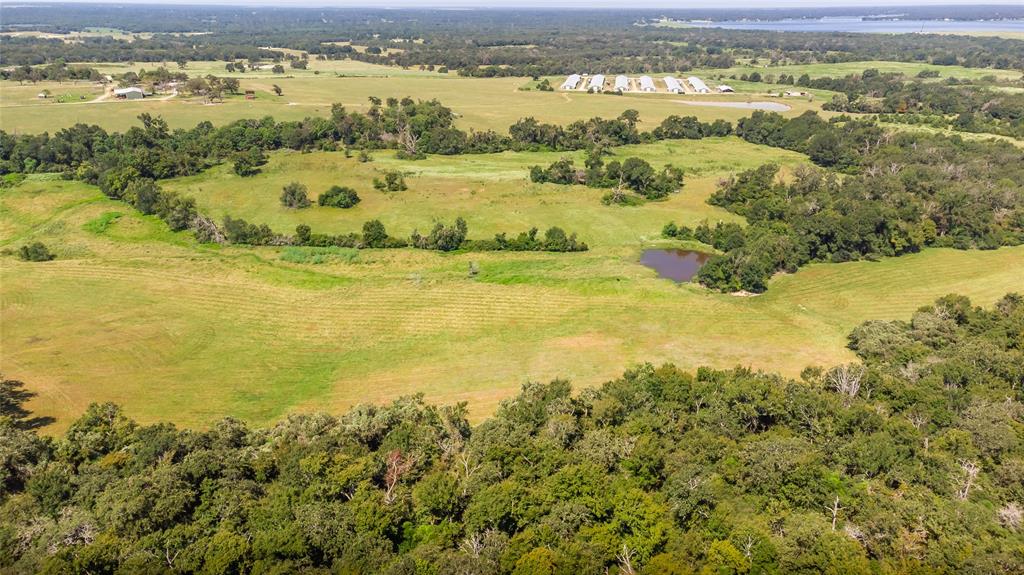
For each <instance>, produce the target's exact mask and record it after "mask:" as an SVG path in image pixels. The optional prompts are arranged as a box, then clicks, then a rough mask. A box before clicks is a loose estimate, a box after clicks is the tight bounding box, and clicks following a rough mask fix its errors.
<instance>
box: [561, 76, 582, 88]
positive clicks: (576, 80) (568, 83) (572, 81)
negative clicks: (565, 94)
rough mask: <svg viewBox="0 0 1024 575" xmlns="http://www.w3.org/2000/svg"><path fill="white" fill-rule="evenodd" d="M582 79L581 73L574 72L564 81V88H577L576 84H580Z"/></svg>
mask: <svg viewBox="0 0 1024 575" xmlns="http://www.w3.org/2000/svg"><path fill="white" fill-rule="evenodd" d="M580 79H581V78H580V75H579V74H572V75H570V76H569V77H568V78H566V79H565V81H564V82H562V89H563V90H575V89H576V86H579V85H580Z"/></svg>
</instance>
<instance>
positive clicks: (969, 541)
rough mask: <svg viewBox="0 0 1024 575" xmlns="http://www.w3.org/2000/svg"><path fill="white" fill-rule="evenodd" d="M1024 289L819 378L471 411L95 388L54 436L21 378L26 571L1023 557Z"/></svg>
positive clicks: (872, 562)
mask: <svg viewBox="0 0 1024 575" xmlns="http://www.w3.org/2000/svg"><path fill="white" fill-rule="evenodd" d="M1022 335H1024V298H1022V297H1021V296H1020V295H1016V294H1010V295H1007V296H1005V297H1004V298H1002V299H1000V300H999V301H997V302H995V305H994V306H992V307H991V308H989V309H983V308H979V307H975V306H974V305H973V304H972V303H971V302H970V301H969V300H967V298H963V297H959V296H946V297H943V298H940V299H939V300H937V301H936V302H935V303H934V304H932V305H929V306H925V307H922V308H920V309H919V310H918V311H916V312H914V314H913V315H912V316H911V317H910V318H907V320H898V321H871V322H867V323H864V324H862V325H861V326H859V327H858V328H856V329H855V330H854V331H853V333H852V334H851V336H850V340H849V341H850V347H851V349H852V350H853V351H854V352H855V353H856V354H857V357H858V359H857V360H856V361H854V362H852V363H848V364H845V365H837V366H822V367H809V368H808V369H806V370H804V372H803V373H802V374H801V376H800V377H799V379H796V380H794V379H789V378H785V377H782V376H780V375H776V374H772V373H765V372H755V371H752V370H750V369H745V368H735V369H728V370H718V369H711V368H698V369H697V370H696V371H688V370H683V369H680V368H678V367H675V366H672V365H662V366H654V365H650V364H643V365H638V366H636V367H633V368H631V369H629V370H628V371H626V372H625V373H623V374H622V376H620V377H618V378H615V379H613V380H611V381H608V382H606V383H604V384H603V385H600V386H597V387H592V388H588V389H584V390H582V391H579V392H578V393H573V390H572V388H571V385H570V383H569V382H568V381H565V380H554V381H551V382H549V383H537V382H531V383H527V384H525V385H524V386H523V388H522V390H521V391H520V393H519V394H518V395H516V396H514V397H512V398H509V399H507V400H505V401H503V402H502V403H501V404H500V406H499V407H498V408H497V410H496V412H495V413H494V415H493V416H491V417H490V418H488V419H487V420H485V421H483V422H481V423H480V424H478V425H475V426H473V425H470V423H469V421H468V419H467V412H468V406H467V405H466V404H465V403H461V404H458V405H453V406H443V407H442V406H437V405H433V404H430V403H428V402H426V401H425V400H424V398H423V397H422V396H410V397H403V398H400V399H398V400H395V401H394V402H392V403H391V404H388V405H372V404H368V405H360V406H357V407H355V408H353V409H351V410H349V411H348V412H347V413H344V414H341V415H339V416H331V415H327V414H292V415H289V416H288V417H285V418H283V419H281V420H280V421H278V422H276V423H274V424H272V425H269V426H268V427H265V428H259V427H251V426H249V425H246V424H245V423H243V422H241V421H239V420H237V419H233V418H226V419H223V420H221V421H219V422H216V423H215V424H213V425H211V426H210V427H209V429H205V430H184V429H177V428H176V427H174V426H173V425H169V424H166V423H163V424H152V425H140V424H138V423H136V422H134V421H132V420H131V419H129V418H128V417H127V416H126V415H125V414H124V412H123V411H122V410H121V409H120V408H118V407H117V406H116V405H113V404H109V403H107V404H94V405H92V406H90V407H89V408H88V409H87V410H86V411H85V413H84V414H83V415H82V416H81V417H80V418H78V419H77V420H76V421H73V422H71V423H70V425H69V426H68V428H67V431H66V432H64V433H63V434H62V435H60V436H59V437H56V438H43V437H41V436H39V435H38V433H37V431H36V430H34V429H32V428H31V426H30V425H28V424H27V422H28V421H29V420H30V419H31V413H26V411H27V410H26V408H25V407H24V406H25V398H24V396H23V395H21V394H20V393H19V392H20V391H21V388H20V387H19V386H8V385H6V382H4V385H0V440H2V441H0V445H2V446H3V451H2V453H3V454H4V457H3V458H2V459H0V550H3V552H2V553H0V568H2V569H6V570H9V571H12V572H16V573H85V572H90V573H100V572H106V573H110V572H145V573H150V572H168V571H186V572H233V573H250V572H256V571H259V570H261V569H274V570H276V571H280V572H302V571H309V572H312V571H332V572H333V571H336V572H360V573H414V572H419V571H420V570H423V569H427V570H431V571H438V572H453V573H482V574H496V575H504V574H509V575H512V574H515V575H520V574H524V573H605V572H618V573H635V574H641V575H642V574H648V573H651V574H653V573H658V574H661V573H686V574H695V573H774V572H778V573H820V572H826V571H828V572H837V573H849V574H855V575H861V574H863V575H868V574H872V573H898V572H904V571H907V570H908V569H910V570H912V571H915V572H929V573H952V572H956V573H1019V572H1021V571H1024V557H1022V556H1021V554H1020V552H1019V550H1020V548H1021V546H1022V545H1024V521H1022V515H1024V513H1022V508H1024V489H1022V485H1021V480H1020V478H1021V476H1022V474H1024V434H1022V429H1024V405H1022V401H1024V390H1022V387H1021V385H1020V381H1021V376H1022V374H1021V366H1022V365H1024V351H1022V349H1021V346H1020V343H1019V342H1020V340H1021V337H1022Z"/></svg>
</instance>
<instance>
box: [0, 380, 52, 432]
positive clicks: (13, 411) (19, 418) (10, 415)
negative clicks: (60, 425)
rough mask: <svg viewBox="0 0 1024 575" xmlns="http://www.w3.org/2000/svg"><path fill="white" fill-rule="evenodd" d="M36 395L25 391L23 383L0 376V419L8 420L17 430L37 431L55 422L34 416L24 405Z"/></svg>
mask: <svg viewBox="0 0 1024 575" xmlns="http://www.w3.org/2000/svg"><path fill="white" fill-rule="evenodd" d="M36 395H38V394H37V393H35V392H32V391H29V390H27V389H25V383H24V382H21V381H18V380H16V379H4V378H3V377H2V376H0V418H5V419H10V420H11V421H12V422H14V426H15V427H17V428H18V429H25V430H31V429H39V428H40V427H46V426H47V425H50V424H51V423H54V422H55V421H57V419H56V418H53V417H49V416H34V415H33V414H32V412H31V411H29V410H28V409H26V408H25V403H27V402H28V400H30V399H32V398H33V397H35V396H36Z"/></svg>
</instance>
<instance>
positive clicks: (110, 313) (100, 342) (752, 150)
mask: <svg viewBox="0 0 1024 575" xmlns="http://www.w3.org/2000/svg"><path fill="white" fill-rule="evenodd" d="M148 66H149V67H152V65H148ZM98 67H99V69H100V70H101V71H103V72H105V73H115V74H117V73H123V72H125V71H127V70H129V69H134V70H138V69H139V68H141V67H143V65H140V64H132V65H122V64H109V65H99V66H98ZM866 67H875V68H878V69H880V70H881V71H900V72H904V73H906V74H908V75H913V74H916V72H917V71H919V70H921V69H925V68H929V67H928V66H924V65H917V64H901V63H889V62H850V63H844V64H828V65H824V64H821V65H806V66H783V67H773V68H770V69H768V70H767V71H769V72H772V73H783V72H785V73H791V74H802V73H808V74H811V75H812V76H820V75H842V74H846V73H851V72H859V71H862V70H863V69H865V68H866ZM930 68H935V67H934V66H933V67H930ZM754 69H755V68H752V67H737V68H734V69H727V70H715V71H713V72H712V71H701V72H697V73H698V74H699V75H704V76H705V77H707V79H709V80H712V79H715V78H719V77H721V78H727V77H728V76H729V75H732V74H740V73H747V72H749V71H752V70H754ZM941 69H942V74H943V77H948V76H950V75H959V76H961V77H971V78H980V77H981V76H982V75H989V74H996V75H997V76H1000V77H1004V76H1005V77H1009V75H1010V73H1004V72H1002V71H992V70H984V71H982V70H973V69H966V68H964V69H959V68H957V67H941ZM760 70H761V71H762V72H764V71H765V70H764V69H760ZM187 71H188V72H189V73H190V74H206V73H212V74H218V75H234V76H237V77H239V78H240V79H241V83H242V89H250V90H255V92H256V99H255V100H246V99H245V98H243V97H242V96H230V97H228V98H227V99H226V100H225V101H224V102H223V103H217V104H212V105H211V104H203V103H202V102H201V99H199V98H186V97H184V96H175V97H167V96H163V97H157V98H151V99H150V98H147V99H146V100H144V101H132V102H122V101H113V100H111V99H108V98H104V97H103V89H102V88H101V87H98V86H95V85H92V84H88V83H74V82H64V83H60V84H58V83H55V82H42V83H39V84H25V85H18V84H17V83H14V82H9V81H5V82H2V85H0V88H2V89H0V128H2V129H4V130H7V131H10V132H15V133H19V132H26V133H35V132H42V131H49V132H51V133H52V132H53V131H55V130H57V129H60V128H62V127H67V126H70V125H72V124H74V123H78V122H84V123H97V124H99V125H101V126H103V127H104V128H106V129H108V130H125V129H126V128H128V127H129V126H133V125H137V124H138V120H137V119H136V117H137V116H138V114H140V113H143V112H149V113H151V114H154V115H159V116H162V117H163V118H165V119H166V120H167V121H168V123H169V124H170V126H171V127H172V128H184V127H192V126H194V125H195V124H196V123H197V122H200V121H210V122H213V123H214V124H217V125H220V124H224V123H227V122H229V121H232V120H235V119H239V118H258V117H262V116H266V115H272V116H274V117H275V118H276V119H278V120H285V119H300V118H303V117H306V116H310V115H327V114H328V113H329V111H330V107H331V105H332V104H333V103H341V104H343V105H345V106H346V107H347V108H349V109H350V110H357V111H365V110H366V109H367V108H368V107H369V98H370V97H371V96H377V97H381V98H387V97H404V96H412V97H414V98H418V99H435V98H436V99H438V100H439V101H441V102H442V103H443V104H445V105H446V106H449V107H451V108H452V109H453V111H454V112H455V113H456V114H457V117H458V119H457V121H456V125H457V126H458V127H460V128H463V129H476V130H486V129H493V130H496V131H499V132H503V133H504V132H506V131H507V129H508V126H509V125H510V124H512V123H514V122H515V121H517V120H519V119H520V118H523V117H527V116H533V117H535V118H537V119H538V120H540V121H543V122H554V123H559V124H566V123H569V122H571V121H574V120H578V119H585V118H591V117H595V116H601V117H615V116H617V115H618V114H620V113H621V112H622V111H623V110H625V109H627V108H633V109H636V110H638V111H639V112H640V127H641V129H645V130H649V129H651V128H653V127H654V126H655V125H656V124H657V123H658V122H660V121H661V120H662V119H663V118H665V117H666V116H668V115H671V114H676V115H682V116H686V115H693V116H697V117H698V118H699V119H700V120H702V121H712V120H715V119H726V120H729V121H732V122H735V121H736V120H738V119H740V118H742V117H746V116H748V115H749V113H750V110H744V109H734V108H723V107H713V106H701V105H684V104H682V103H680V101H681V100H685V101H689V102H696V103H700V102H708V101H715V102H720V101H728V102H750V101H763V100H764V98H765V95H764V93H765V92H766V91H771V90H777V89H780V88H781V87H779V86H773V85H770V84H762V83H752V82H743V81H738V80H736V81H730V83H731V84H732V85H733V86H734V87H735V88H737V90H738V92H739V93H737V94H735V95H722V94H714V95H703V96H701V95H689V96H683V95H670V94H626V95H622V96H614V95H606V94H585V93H576V92H573V93H564V92H558V91H556V92H541V91H536V90H534V89H524V88H532V87H533V86H535V83H534V82H532V81H530V80H529V79H528V78H492V79H480V78H464V77H459V76H457V75H455V74H439V73H437V72H428V71H420V70H416V69H413V70H403V69H399V68H394V67H386V66H375V65H370V64H363V63H358V62H352V61H326V62H325V61H316V60H312V61H310V69H309V70H294V69H288V70H287V73H286V74H284V75H274V74H272V73H270V72H269V71H266V70H260V71H255V72H249V73H246V74H227V73H226V72H225V71H224V70H223V63H217V62H190V63H189V64H188V68H187ZM1014 74H1016V73H1014ZM551 80H552V82H553V83H556V82H558V81H560V80H561V78H558V77H551ZM275 84H277V85H279V86H280V87H281V88H282V91H283V95H282V96H276V95H274V94H273V91H272V88H273V86H274V85H275ZM556 85H557V84H556ZM44 88H45V89H49V90H50V91H51V93H52V94H53V96H54V97H53V98H50V99H47V100H41V99H38V98H37V97H36V94H37V93H38V92H39V91H40V90H42V89H44ZM58 97H62V99H63V100H64V101H65V102H64V103H57V102H56V101H55V100H57V99H58ZM829 97H830V93H828V92H824V91H817V92H816V93H815V98H786V99H779V100H775V101H778V102H781V103H785V104H786V105H788V106H790V107H791V109H790V110H789V111H787V112H785V113H784V114H783V115H785V116H788V117H792V116H795V115H798V114H800V113H803V112H804V111H806V110H820V105H821V103H822V102H823V101H826V100H827V98H829ZM893 127H897V128H898V126H893ZM978 137H982V136H978ZM613 153H614V155H615V157H618V158H625V157H628V156H634V155H635V156H640V157H642V158H644V159H646V160H647V161H649V162H650V163H651V164H652V165H654V166H655V167H660V166H661V165H665V164H672V165H675V166H678V167H681V168H683V169H684V170H685V172H686V184H685V187H684V188H683V190H682V192H681V193H679V194H676V195H672V196H671V197H669V198H668V199H666V200H663V201H657V202H648V203H646V204H644V205H642V206H637V207H610V206H605V205H602V204H601V202H600V198H601V196H602V195H603V194H604V193H605V190H601V189H595V188H588V187H585V186H569V187H566V186H558V185H552V184H534V183H531V182H530V180H529V178H528V172H529V169H530V167H531V166H533V165H548V164H550V163H551V162H553V161H555V160H557V159H559V158H561V157H570V158H573V159H574V160H575V161H576V162H577V165H581V164H582V161H583V153H582V152H570V153H562V152H505V153H500V154H479V155H472V154H468V155H460V156H449V157H446V156H433V157H430V158H428V159H426V160H421V161H407V160H399V159H397V158H396V157H395V154H394V152H393V151H377V152H374V153H372V154H371V155H372V156H373V160H372V161H370V162H359V161H358V160H357V159H356V158H355V157H345V154H344V153H343V152H312V153H299V152H275V153H272V154H270V157H269V162H268V163H267V164H266V165H265V166H263V167H262V169H261V172H260V173H259V174H257V175H256V176H253V177H250V178H241V177H239V176H237V175H235V173H234V172H233V171H232V170H231V166H230V164H229V163H225V164H222V165H219V166H216V167H214V168H212V169H209V170H207V171H205V172H203V173H201V174H199V175H195V176H189V177H181V178H176V179H171V180H166V181H163V182H161V185H162V186H163V188H164V189H166V190H168V191H175V192H180V193H182V194H183V195H185V196H189V197H193V198H195V199H196V201H197V202H198V206H199V208H200V210H201V211H202V212H203V213H206V214H209V215H210V216H212V217H214V218H215V219H216V220H218V221H219V220H220V219H222V218H223V217H224V216H226V215H230V216H233V217H241V218H245V219H247V220H249V221H252V222H256V223H266V224H268V225H270V227H271V228H272V229H273V230H274V231H276V232H279V233H291V232H292V231H293V230H294V229H295V227H296V226H297V225H299V224H308V225H310V226H311V227H312V229H313V231H314V232H320V233H348V232H357V231H359V229H360V226H361V225H362V223H363V222H365V221H367V220H370V219H379V220H381V221H382V222H383V223H384V224H385V226H386V227H387V229H388V231H389V233H391V234H392V235H396V236H400V237H408V235H409V234H410V233H412V232H413V231H414V230H418V231H419V232H421V233H425V232H427V231H429V229H430V228H431V227H432V226H433V224H434V223H435V222H438V221H443V222H448V223H450V222H451V221H453V220H454V219H455V218H457V217H460V216H461V217H463V218H465V220H466V221H467V223H468V226H469V237H470V238H473V239H487V238H490V237H492V236H493V235H494V234H497V233H503V232H504V233H507V234H508V235H510V236H514V235H515V234H517V233H519V232H522V231H526V230H528V229H529V228H531V227H538V228H540V229H541V230H544V229H546V228H547V227H549V226H556V225H557V226H560V227H562V228H564V229H565V230H566V231H567V232H570V233H573V232H574V233H577V234H578V236H579V238H580V239H581V240H582V241H584V242H587V243H588V245H589V246H590V251H588V252H585V253H576V254H571V253H570V254H552V253H457V254H440V253H435V252H424V251H419V250H361V251H355V250H349V249H325V248H303V247H286V248H244V247H216V246H209V245H200V244H197V243H196V242H195V241H194V240H193V239H191V238H190V237H189V236H188V235H186V234H174V233H171V232H169V231H167V228H166V226H165V225H164V224H163V223H162V222H161V221H159V220H158V219H156V218H154V217H146V216H140V215H139V214H138V213H136V212H135V211H134V210H133V209H131V208H130V207H128V206H126V205H124V204H121V203H118V202H113V201H111V200H108V199H106V198H105V197H103V196H102V194H100V193H99V191H98V189H97V188H95V187H93V186H88V185H85V184H81V183H76V182H68V181H62V180H59V179H56V178H55V177H47V176H32V177H30V178H29V179H28V181H26V182H24V183H22V184H21V185H19V186H16V187H13V188H9V189H3V190H0V200H2V202H0V247H3V248H15V247H17V246H19V245H22V244H23V243H25V242H26V241H29V240H37V239H38V240H42V241H44V242H46V243H47V244H48V245H52V246H54V247H55V250H56V251H57V255H58V258H57V260H56V261H52V262H46V263H42V264H27V263H22V262H18V261H16V259H15V258H13V257H10V256H4V259H3V282H2V286H0V296H2V313H3V317H4V322H3V326H2V333H0V340H2V343H3V352H4V353H3V369H4V371H5V372H6V373H7V374H8V375H10V376H13V377H18V378H21V379H24V380H25V381H28V382H31V385H32V387H33V389H34V390H35V391H38V392H39V396H38V397H37V398H36V399H35V400H34V402H33V408H34V409H35V410H37V411H39V412H40V413H47V414H53V415H54V416H56V417H57V423H56V424H55V425H54V426H52V427H51V428H50V429H51V430H53V431H59V430H61V429H63V428H64V427H65V426H66V425H67V424H68V423H69V421H70V419H71V418H72V417H74V416H75V415H76V414H78V413H81V412H82V410H83V409H84V408H85V407H86V405H88V404H89V403H90V402H92V401H106V400H109V401H115V402H117V403H119V404H122V405H124V406H125V408H126V409H127V410H128V413H129V414H130V415H131V416H132V417H135V418H138V419H139V420H141V421H159V420H171V421H175V422H177V423H181V424H185V425H190V426H205V425H208V424H210V423H211V422H213V421H215V420H216V419H218V418H220V417H222V416H224V415H228V414H229V415H235V416H239V417H242V418H245V419H247V420H249V421H253V422H266V421H270V420H273V419H275V418H278V417H280V416H281V415H283V414H285V413H289V412H292V411H296V410H315V409H324V410H329V411H332V412H340V411H341V410H343V409H345V408H346V407H348V406H351V405H353V404H356V403H359V402H382V401H386V400H389V399H393V398H395V397H398V396H401V395H405V394H411V393H423V394H425V395H426V397H427V398H428V399H429V400H430V401H432V402H439V403H451V402H455V401H464V400H465V401H469V402H470V409H471V413H472V415H473V417H474V418H481V417H484V416H486V415H488V414H489V413H491V412H492V411H493V409H494V408H495V407H496V405H497V404H498V402H499V401H500V400H501V399H503V398H506V397H509V396H510V395H512V394H514V393H515V392H516V391H517V390H518V388H519V386H520V385H521V384H522V383H524V382H525V381H527V380H546V379H550V378H554V377H566V378H569V379H571V380H573V382H574V383H576V384H577V385H584V386H585V385H593V384H597V383H599V382H602V381H604V380H606V379H608V378H610V377H612V376H614V375H615V374H616V373H619V372H620V371H621V370H622V369H623V367H625V366H628V365H630V364H631V363H633V362H637V361H655V362H657V361H671V362H674V363H676V364H677V365H680V366H682V367H684V368H687V369H689V368H693V367H696V366H698V365H713V366H718V367H731V366H735V365H749V366H753V367H755V368H758V369H766V370H777V371H780V372H782V373H785V374H787V375H793V376H795V375H797V374H798V373H799V372H800V371H801V370H802V369H803V368H804V367H806V366H808V365H830V364H835V363H838V362H842V361H845V360H848V359H850V358H851V357H852V355H851V353H850V352H849V351H848V350H847V349H846V348H845V337H846V334H847V333H848V332H849V330H850V329H851V328H852V327H854V326H855V325H857V324H858V323H860V322H861V321H864V320H866V319H872V318H898V317H906V316H907V315H908V314H909V313H910V312H911V311H913V310H914V309H915V308H916V307H918V306H920V305H923V304H925V303H927V302H929V301H931V300H932V299H934V298H935V297H936V296H939V295H943V294H945V293H949V292H958V293H963V294H965V295H969V296H971V297H973V298H976V300H977V301H980V302H987V301H992V300H993V299H995V298H996V297H998V296H999V295H1001V294H1003V293H1005V292H1007V291H1010V290H1013V289H1015V288H1019V287H1020V274H1019V270H1020V268H1021V266H1022V265H1024V249H1022V248H1004V249H1000V250H995V251H984V252H977V251H970V252H968V251H953V250H927V251H925V252H924V253H921V254H917V255H913V256H908V257H903V258H899V259H891V260H889V259H887V260H883V261H880V262H874V263H871V262H858V263H847V264H835V265H833V264H815V265H811V266H808V267H806V268H804V269H802V270H801V271H800V272H798V273H796V274H793V275H783V276H779V277H777V278H776V279H774V280H773V282H772V285H771V289H770V290H769V291H768V292H767V293H766V294H764V295H761V296H758V297H737V296H733V295H723V294H718V293H714V292H711V291H708V290H706V289H704V288H701V287H699V286H697V285H695V284H683V285H676V284H674V283H672V282H670V281H668V280H664V279H659V278H657V277H656V275H655V273H654V272H653V271H651V270H649V269H647V268H645V267H643V266H641V265H639V263H638V260H639V257H640V252H641V250H642V249H643V248H644V247H647V246H652V245H666V246H674V245H680V244H677V243H672V242H667V241H666V240H663V239H661V238H660V230H661V228H662V226H663V225H664V224H665V223H667V222H669V221H674V222H677V223H680V224H685V225H689V226H694V225H696V224H698V223H700V222H702V221H705V220H706V221H709V222H711V223H714V222H717V221H735V222H742V221H743V220H742V218H740V217H738V216H736V215H734V214H731V213H729V212H727V211H725V210H722V209H719V208H716V207H713V206H710V205H708V204H707V203H706V202H705V200H706V199H707V197H708V195H709V194H711V193H712V191H714V189H715V187H716V185H717V183H718V182H719V180H720V179H722V178H725V177H727V176H729V175H730V174H734V173H736V172H738V171H740V170H744V169H749V168H753V167H756V166H758V165H761V164H763V163H769V162H771V163H778V164H780V165H782V166H783V169H784V172H785V171H787V170H788V169H789V168H792V167H793V166H796V165H798V164H801V163H806V162H807V160H806V158H805V157H804V156H802V155H801V154H798V153H795V152H788V151H785V150H781V149H779V148H769V147H765V146H758V145H753V144H749V143H746V142H744V141H743V140H741V139H739V138H736V137H726V138H705V139H703V140H669V141H661V142H657V143H654V144H645V145H640V146H625V147H620V148H616V149H614V151H613ZM392 170H394V171H400V172H402V173H403V174H404V175H405V177H406V181H407V184H408V186H409V189H408V190H407V191H403V192H394V193H386V192H381V191H377V190H375V189H373V187H372V186H371V185H370V182H371V181H372V180H373V179H374V178H375V177H380V176H381V175H382V173H384V172H385V171H392ZM292 181H297V182H300V183H303V184H305V185H306V186H308V188H309V191H310V196H311V198H312V199H313V200H314V204H315V200H316V197H317V196H318V195H319V194H320V193H322V192H324V191H325V190H326V189H327V188H329V187H330V186H333V185H341V186H350V187H353V188H355V189H356V190H357V191H358V193H359V195H360V197H361V198H362V202H360V203H359V204H358V205H357V206H355V207H354V208H351V209H348V210H341V209H334V208H321V207H316V206H314V207H312V208H310V209H307V210H301V211H296V210H289V209H286V208H284V207H282V206H281V204H280V202H279V200H278V198H279V196H280V193H281V189H282V187H283V186H284V185H286V184H288V183H289V182H292ZM471 265H475V266H477V267H478V269H479V273H478V274H477V275H476V276H475V277H470V275H469V274H468V270H469V269H470V267H471Z"/></svg>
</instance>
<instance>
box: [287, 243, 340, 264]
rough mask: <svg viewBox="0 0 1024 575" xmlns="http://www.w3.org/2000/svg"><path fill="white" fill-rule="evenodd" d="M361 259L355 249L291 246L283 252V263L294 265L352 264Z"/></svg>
mask: <svg viewBox="0 0 1024 575" xmlns="http://www.w3.org/2000/svg"><path fill="white" fill-rule="evenodd" d="M358 257H359V250H357V249H354V248H339V247H335V246H328V247H322V248H318V247H301V246H289V247H286V248H283V249H282V250H281V261H286V262H289V263H293V264H323V263H327V262H330V261H343V262H345V263H352V262H354V261H356V258H358Z"/></svg>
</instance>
